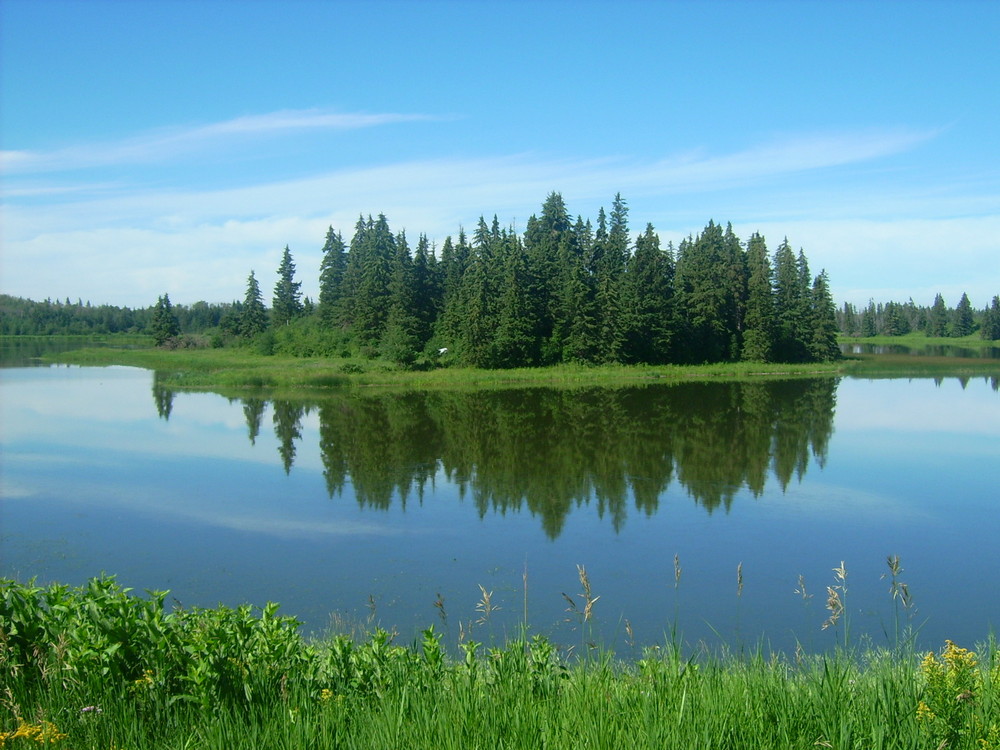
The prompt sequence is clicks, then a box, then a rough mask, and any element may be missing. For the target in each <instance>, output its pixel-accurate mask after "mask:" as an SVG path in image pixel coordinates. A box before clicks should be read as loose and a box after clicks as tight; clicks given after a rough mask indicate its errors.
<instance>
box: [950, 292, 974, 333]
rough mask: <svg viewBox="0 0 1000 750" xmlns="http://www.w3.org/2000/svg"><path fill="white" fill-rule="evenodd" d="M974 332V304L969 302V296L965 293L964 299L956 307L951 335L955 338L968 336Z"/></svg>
mask: <svg viewBox="0 0 1000 750" xmlns="http://www.w3.org/2000/svg"><path fill="white" fill-rule="evenodd" d="M972 331H973V319H972V304H971V303H970V302H969V295H967V294H965V293H963V294H962V299H960V300H959V301H958V304H957V305H956V306H955V317H954V320H953V322H952V324H951V335H952V336H955V337H961V336H968V335H969V334H970V333H972Z"/></svg>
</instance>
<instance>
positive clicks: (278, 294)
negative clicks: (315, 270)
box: [271, 245, 302, 326]
mask: <svg viewBox="0 0 1000 750" xmlns="http://www.w3.org/2000/svg"><path fill="white" fill-rule="evenodd" d="M301 286H302V284H301V283H300V282H298V281H296V280H295V264H294V263H293V262H292V253H291V251H290V250H289V249H288V245H285V250H284V252H283V253H282V254H281V263H280V264H279V265H278V283H277V284H275V286H274V298H273V299H272V308H271V322H272V323H273V324H274V325H275V326H283V325H288V324H289V323H290V322H292V321H293V320H294V319H295V318H298V317H300V316H301V315H302V301H301V292H300V291H299V288H300V287H301Z"/></svg>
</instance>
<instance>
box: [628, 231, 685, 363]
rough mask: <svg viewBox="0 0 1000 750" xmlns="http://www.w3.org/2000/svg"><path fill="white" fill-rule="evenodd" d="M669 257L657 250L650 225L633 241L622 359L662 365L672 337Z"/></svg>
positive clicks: (668, 254) (654, 234)
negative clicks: (624, 348) (633, 251)
mask: <svg viewBox="0 0 1000 750" xmlns="http://www.w3.org/2000/svg"><path fill="white" fill-rule="evenodd" d="M673 276H674V267H673V256H672V254H671V252H670V251H669V250H668V251H667V252H664V251H662V250H661V249H660V238H659V237H657V235H656V233H655V231H654V230H653V225H652V224H647V225H646V231H645V232H644V233H643V234H642V235H640V236H639V237H638V238H637V239H636V241H635V253H633V254H632V256H631V258H629V264H628V271H627V274H626V280H627V286H626V290H627V291H626V301H627V307H628V315H627V330H626V334H627V336H626V352H625V353H626V359H627V361H629V362H645V363H649V364H664V363H666V362H668V361H669V360H670V351H671V343H672V337H673Z"/></svg>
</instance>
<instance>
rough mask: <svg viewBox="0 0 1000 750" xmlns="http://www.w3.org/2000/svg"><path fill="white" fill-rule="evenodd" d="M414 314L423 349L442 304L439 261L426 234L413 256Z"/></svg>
mask: <svg viewBox="0 0 1000 750" xmlns="http://www.w3.org/2000/svg"><path fill="white" fill-rule="evenodd" d="M412 281H413V314H414V316H415V317H416V330H415V333H416V336H417V347H418V348H419V349H423V348H424V346H425V345H426V344H427V342H428V341H430V339H431V335H432V333H433V329H434V320H435V318H436V317H437V315H438V310H439V308H440V306H441V299H440V297H441V294H440V284H439V282H438V269H437V262H436V260H435V258H434V255H433V253H431V251H430V243H429V242H428V240H427V235H426V234H421V235H420V239H419V240H418V241H417V252H416V255H415V256H414V258H413V279H412Z"/></svg>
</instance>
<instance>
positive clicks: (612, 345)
mask: <svg viewBox="0 0 1000 750" xmlns="http://www.w3.org/2000/svg"><path fill="white" fill-rule="evenodd" d="M601 218H603V210H602V214H601ZM602 223H603V222H602V221H600V220H599V222H598V233H599V234H601V233H602V232H601V224H602ZM600 246H601V251H602V252H601V256H600V259H599V260H598V262H597V263H596V268H595V269H594V270H595V303H596V311H597V319H598V326H599V327H598V342H597V349H598V357H599V359H600V361H602V362H621V361H622V360H623V357H624V353H625V337H626V331H625V300H624V284H625V267H626V264H627V263H628V257H629V236H628V207H627V206H626V205H625V201H624V199H622V196H621V193H618V194H616V195H615V199H614V203H613V204H612V206H611V217H610V222H609V224H608V230H607V236H606V237H604V238H602V239H601V242H600Z"/></svg>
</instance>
